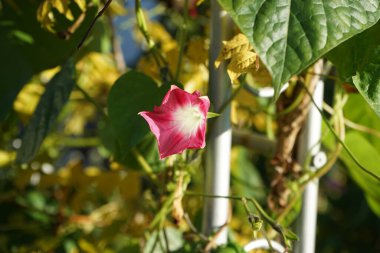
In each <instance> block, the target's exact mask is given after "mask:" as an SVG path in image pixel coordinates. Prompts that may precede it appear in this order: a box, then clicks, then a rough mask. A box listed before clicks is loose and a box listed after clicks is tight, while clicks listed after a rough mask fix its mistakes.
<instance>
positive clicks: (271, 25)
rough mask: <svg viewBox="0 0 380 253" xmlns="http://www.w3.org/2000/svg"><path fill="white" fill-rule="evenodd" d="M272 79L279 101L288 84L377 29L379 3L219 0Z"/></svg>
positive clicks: (353, 1)
mask: <svg viewBox="0 0 380 253" xmlns="http://www.w3.org/2000/svg"><path fill="white" fill-rule="evenodd" d="M219 3H220V4H221V6H222V7H223V8H224V9H225V10H226V11H227V12H228V13H229V14H230V16H231V17H232V19H233V20H234V21H235V23H236V24H237V25H238V26H239V28H240V29H241V31H242V32H243V33H244V34H245V35H246V36H247V37H248V39H249V41H250V42H251V43H252V45H253V46H254V48H255V50H256V52H257V53H258V54H259V56H260V58H261V60H262V62H263V63H264V64H265V65H266V67H267V68H268V70H269V72H270V73H271V75H272V79H273V86H274V88H275V91H276V93H275V97H277V96H278V95H279V91H280V89H281V86H282V85H283V84H284V83H285V82H287V81H288V80H289V78H290V77H291V76H292V75H294V74H297V73H299V72H301V71H302V70H304V69H305V68H306V67H308V66H309V65H310V64H312V63H313V62H315V61H316V60H317V59H318V58H320V57H321V56H323V55H324V54H326V53H327V52H328V51H330V50H331V49H333V48H334V47H336V46H338V45H339V44H340V43H342V42H343V41H345V40H347V39H349V38H351V37H352V36H354V35H355V34H358V33H360V32H362V31H364V30H366V29H367V28H369V27H371V26H372V25H374V24H375V23H376V22H377V21H378V20H379V18H380V6H379V5H380V4H379V1H378V0H361V1H358V0H339V1H331V0H219Z"/></svg>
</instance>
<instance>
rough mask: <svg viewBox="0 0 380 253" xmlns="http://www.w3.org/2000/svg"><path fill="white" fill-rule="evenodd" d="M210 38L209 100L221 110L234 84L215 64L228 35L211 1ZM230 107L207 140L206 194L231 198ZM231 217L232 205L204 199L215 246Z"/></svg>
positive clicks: (224, 236)
mask: <svg viewBox="0 0 380 253" xmlns="http://www.w3.org/2000/svg"><path fill="white" fill-rule="evenodd" d="M211 12H212V13H211V24H210V25H211V27H210V29H211V32H210V33H211V38H210V55H209V71H210V79H209V98H210V101H211V103H212V105H213V110H214V111H218V110H219V109H220V108H221V106H222V105H223V103H224V102H225V101H226V100H227V99H228V97H229V96H230V94H231V85H230V83H229V82H228V79H227V77H226V70H225V67H224V65H221V66H220V67H219V68H218V69H216V68H215V66H214V62H215V60H216V58H217V56H218V54H219V52H220V50H221V46H222V40H223V39H224V34H223V33H224V32H228V31H227V30H228V27H227V24H226V22H228V21H227V20H226V19H225V18H223V17H222V12H221V8H220V6H219V4H218V3H217V1H216V0H212V1H211ZM230 110H231V108H230V106H227V107H226V108H225V110H224V111H223V113H222V114H221V116H219V117H217V118H215V119H214V122H213V123H212V124H210V125H209V126H210V127H212V128H210V129H208V131H209V133H210V136H209V139H208V141H207V154H206V173H205V194H211V195H223V196H227V195H229V184H230V155H231V136H232V133H231V124H230ZM228 215H229V202H228V200H227V199H222V198H205V199H204V209H203V232H204V233H205V234H206V235H211V234H212V233H214V232H216V231H218V233H217V237H216V239H215V243H216V244H217V245H218V244H224V243H226V242H227V227H226V223H227V220H228Z"/></svg>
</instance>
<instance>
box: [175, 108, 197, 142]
mask: <svg viewBox="0 0 380 253" xmlns="http://www.w3.org/2000/svg"><path fill="white" fill-rule="evenodd" d="M173 117H174V122H173V124H174V125H175V127H176V128H177V129H178V130H179V131H180V132H181V133H182V134H183V135H185V136H186V137H189V136H191V135H193V134H195V132H196V131H197V129H198V128H199V127H200V125H201V124H202V120H203V116H202V113H201V111H200V110H199V108H198V107H197V106H191V105H188V106H184V107H180V108H178V109H177V110H176V111H175V112H174V113H173Z"/></svg>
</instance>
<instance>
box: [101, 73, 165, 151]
mask: <svg viewBox="0 0 380 253" xmlns="http://www.w3.org/2000/svg"><path fill="white" fill-rule="evenodd" d="M168 90H169V87H168V86H167V85H163V86H161V87H158V86H157V84H156V83H155V82H154V81H153V79H151V78H150V77H148V76H146V75H144V74H142V73H139V72H136V71H129V72H128V73H126V74H124V75H122V76H121V77H120V78H119V79H118V80H116V82H115V84H114V85H113V86H112V89H111V91H110V94H109V97H108V112H109V117H110V122H111V124H112V127H113V129H114V130H115V134H116V137H117V139H118V141H119V144H120V148H121V150H123V152H127V151H128V150H129V149H130V148H132V147H134V146H136V145H137V144H138V143H139V142H140V141H141V140H142V139H143V138H144V136H145V135H146V134H147V133H148V132H149V127H148V124H147V123H146V121H145V120H144V119H143V118H142V117H141V116H140V115H138V113H139V112H141V111H150V110H153V107H154V106H155V105H156V106H157V105H160V104H161V101H162V99H163V97H164V95H165V93H166V92H167V91H168Z"/></svg>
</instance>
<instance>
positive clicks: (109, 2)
mask: <svg viewBox="0 0 380 253" xmlns="http://www.w3.org/2000/svg"><path fill="white" fill-rule="evenodd" d="M111 2H112V0H107V2H106V3H105V4H104V6H103V8H102V9H101V10H100V11H99V12H98V14H97V15H96V16H95V18H94V19H93V20H92V22H91V24H90V26H89V27H88V29H87V31H86V33H85V34H84V36H83V37H82V39H81V41H80V42H79V44H78V46H77V50H79V49H80V48H81V47H82V45H83V43H84V42H85V40H86V39H87V37H88V35H89V34H90V32H91V30H92V28H93V27H94V25H95V23H96V21H97V20H98V18H100V17H101V16H102V15H103V13H104V12H105V11H106V10H107V8H108V6H109V5H110V4H111Z"/></svg>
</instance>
